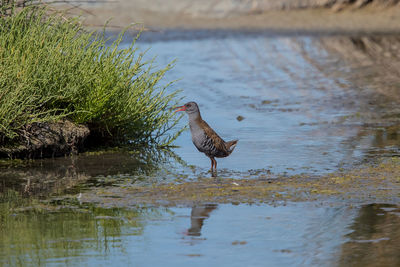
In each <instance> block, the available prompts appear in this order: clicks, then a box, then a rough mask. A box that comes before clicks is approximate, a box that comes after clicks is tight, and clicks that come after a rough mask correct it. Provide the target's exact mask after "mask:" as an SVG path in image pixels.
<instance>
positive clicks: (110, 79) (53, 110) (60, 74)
mask: <svg viewBox="0 0 400 267" xmlns="http://www.w3.org/2000/svg"><path fill="white" fill-rule="evenodd" d="M123 35H124V32H123V33H121V34H120V35H119V37H118V38H117V39H116V40H115V41H113V42H112V43H111V44H108V43H107V42H108V41H109V40H107V39H106V38H105V37H104V35H103V34H98V33H95V32H86V31H85V30H84V29H83V28H82V26H81V25H80V24H79V21H78V20H74V19H65V18H63V17H62V16H60V15H59V14H54V13H53V14H51V15H49V13H48V12H47V9H46V7H42V6H29V7H25V8H23V9H22V10H19V11H18V12H15V11H14V13H12V14H11V15H8V16H0V146H1V145H4V144H5V143H7V142H11V141H12V140H15V139H17V138H18V137H19V136H20V134H21V129H22V128H23V127H24V126H26V125H28V124H31V123H33V122H55V121H59V120H63V119H68V120H71V121H73V122H75V123H78V124H85V125H87V126H89V129H90V131H91V136H95V137H96V138H97V139H98V141H99V142H103V141H106V142H107V143H112V144H121V143H125V144H126V143H133V144H157V145H160V146H166V145H169V144H170V143H171V142H172V141H173V140H174V139H175V138H176V137H177V136H178V135H179V134H180V132H181V130H179V131H175V132H173V133H171V129H175V126H176V124H177V122H178V119H179V118H177V117H174V114H173V113H172V112H171V111H170V110H169V108H168V107H170V106H173V105H175V104H176V99H177V91H172V92H171V91H170V90H168V86H169V84H165V85H160V81H161V79H162V78H163V77H164V75H165V73H166V72H167V71H168V70H170V69H171V67H172V66H173V63H171V64H170V65H168V66H166V67H164V68H162V69H161V70H155V69H154V68H153V67H152V61H150V62H146V61H143V55H144V54H143V53H141V52H139V51H138V50H137V48H136V46H135V41H133V42H132V44H131V45H130V47H129V48H126V49H121V48H120V44H121V42H122V39H123Z"/></svg>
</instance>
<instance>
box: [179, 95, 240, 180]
mask: <svg viewBox="0 0 400 267" xmlns="http://www.w3.org/2000/svg"><path fill="white" fill-rule="evenodd" d="M177 111H186V113H187V114H188V115H189V127H190V132H191V134H192V141H193V144H194V145H195V146H196V148H197V149H198V150H199V151H200V152H203V153H204V154H206V156H207V157H209V158H210V160H211V172H212V173H213V172H214V171H216V169H217V161H216V160H215V158H224V157H227V156H229V155H230V154H231V153H232V151H233V150H234V149H235V146H236V144H237V142H238V140H233V141H229V142H225V141H224V140H223V139H222V138H221V137H220V136H219V135H218V134H217V133H216V132H215V131H214V130H213V129H212V128H211V127H210V126H209V125H208V124H207V122H205V121H204V120H203V119H202V118H201V115H200V110H199V107H198V106H197V104H196V103H195V102H188V103H186V104H185V105H183V106H181V107H179V109H178V110H177Z"/></svg>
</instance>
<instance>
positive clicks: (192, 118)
mask: <svg viewBox="0 0 400 267" xmlns="http://www.w3.org/2000/svg"><path fill="white" fill-rule="evenodd" d="M188 115H189V124H193V123H196V124H198V123H199V122H201V121H202V118H201V115H200V112H199V111H197V112H193V113H188Z"/></svg>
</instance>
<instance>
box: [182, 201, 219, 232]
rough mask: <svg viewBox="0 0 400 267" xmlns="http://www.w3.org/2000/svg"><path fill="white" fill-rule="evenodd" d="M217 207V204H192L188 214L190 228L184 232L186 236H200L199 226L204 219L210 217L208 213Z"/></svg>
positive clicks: (200, 226)
mask: <svg viewBox="0 0 400 267" xmlns="http://www.w3.org/2000/svg"><path fill="white" fill-rule="evenodd" d="M217 207H218V205H217V204H203V205H196V206H193V207H192V212H191V214H190V228H189V229H188V231H187V233H186V234H187V235H188V236H201V228H202V227H203V224H204V220H205V219H207V218H208V217H210V213H211V212H212V211H213V210H215V209H216V208H217Z"/></svg>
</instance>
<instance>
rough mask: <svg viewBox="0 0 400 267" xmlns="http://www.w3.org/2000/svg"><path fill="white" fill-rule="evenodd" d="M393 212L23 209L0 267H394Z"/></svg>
mask: <svg viewBox="0 0 400 267" xmlns="http://www.w3.org/2000/svg"><path fill="white" fill-rule="evenodd" d="M399 214H400V207H399V206H395V205H382V204H373V205H364V206H359V207H352V206H347V205H344V206H327V205H322V204H316V203H297V204H289V205H286V206H277V207H273V206H267V205H263V206H255V205H253V206H249V205H239V206H234V205H227V204H225V205H216V204H208V205H197V206H195V207H193V208H157V207H153V208H143V207H142V208H139V207H137V208H114V209H102V208H95V207H91V206H84V205H83V206H78V207H75V209H72V210H68V209H66V210H64V211H63V210H60V211H53V212H40V211H32V210H28V211H25V212H19V213H17V214H11V215H10V216H8V217H3V218H2V219H3V227H2V228H1V230H0V232H1V235H2V239H1V241H0V248H1V250H0V251H1V252H0V263H2V264H4V265H9V266H16V265H22V266H26V265H70V266H76V265H80V266H94V265H96V266H98V265H99V266H107V265H109V264H112V265H113V266H126V265H130V266H161V265H163V266H188V265H190V266H204V265H206V264H209V265H212V266H217V265H218V266H228V265H229V266H260V265H262V266H327V265H332V266H333V265H336V266H349V265H351V266H353V265H357V266H364V265H365V264H367V265H368V264H369V263H370V261H373V262H374V265H375V266H377V265H379V266H398V264H399V263H400V256H399V255H400V253H399V252H400V247H399V246H398V244H399V242H400V232H399V230H398V229H399V228H398V226H399V224H400V216H399ZM10 233H12V234H10Z"/></svg>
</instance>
